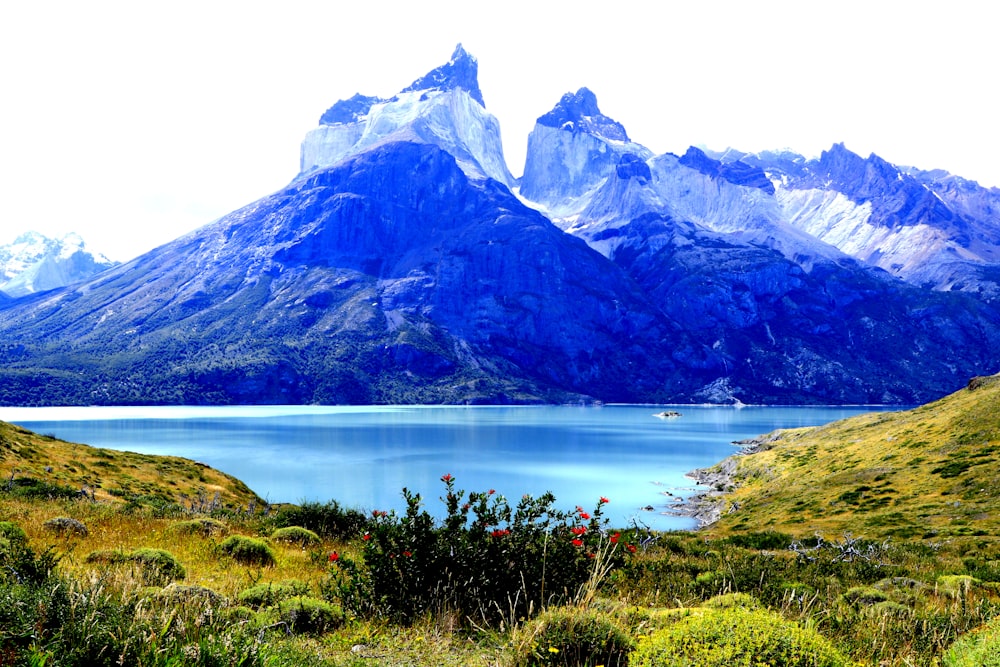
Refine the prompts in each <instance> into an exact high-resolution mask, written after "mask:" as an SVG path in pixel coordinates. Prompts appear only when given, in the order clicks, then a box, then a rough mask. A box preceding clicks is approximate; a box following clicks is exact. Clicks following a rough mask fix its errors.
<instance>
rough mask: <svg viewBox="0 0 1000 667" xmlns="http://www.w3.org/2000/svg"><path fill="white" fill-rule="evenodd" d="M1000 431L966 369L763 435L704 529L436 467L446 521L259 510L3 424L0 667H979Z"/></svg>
mask: <svg viewBox="0 0 1000 667" xmlns="http://www.w3.org/2000/svg"><path fill="white" fill-rule="evenodd" d="M998 433H1000V378H984V379H979V380H977V381H975V382H974V383H972V384H971V385H970V388H968V389H966V390H963V391H960V392H958V393H956V394H955V395H953V396H949V397H947V398H945V399H943V400H941V401H938V402H936V403H932V404H929V405H927V406H923V407H921V408H918V409H916V410H912V411H908V412H900V413H889V414H887V413H879V414H871V415H864V416H861V417H857V418H853V419H849V420H846V421H843V422H838V423H836V424H831V425H829V426H826V427H822V428H814V429H800V430H794V431H787V432H783V433H780V434H776V435H775V434H772V435H768V436H763V437H762V438H760V439H759V442H758V445H757V449H759V450H760V451H758V452H756V453H754V454H751V455H741V456H737V457H733V458H731V459H727V461H725V462H723V463H721V464H719V465H718V466H716V467H715V471H714V474H716V475H717V479H718V480H719V482H720V484H723V485H725V484H731V485H732V488H731V489H729V490H728V491H726V492H724V493H719V494H718V495H715V496H713V497H711V498H710V499H709V501H708V502H712V503H715V504H717V505H718V506H719V508H720V509H722V511H723V514H722V516H721V518H720V519H719V520H718V521H717V522H716V523H715V524H714V525H713V526H711V527H710V528H708V529H706V530H703V531H699V532H694V533H669V534H666V533H661V534H656V533H654V532H651V531H645V530H638V529H632V530H624V529H621V530H619V529H618V528H616V527H612V526H607V525H606V523H604V522H602V521H601V520H600V519H601V507H602V505H603V504H604V503H607V502H613V499H611V500H610V501H609V500H608V499H605V498H601V499H600V502H599V504H598V505H597V507H596V508H595V509H593V510H590V509H585V508H582V507H577V508H576V509H575V510H571V509H569V508H565V509H562V510H560V509H559V506H558V505H557V504H556V501H555V499H545V498H538V499H532V498H531V497H530V496H524V497H522V498H520V501H512V502H517V507H516V511H514V512H511V511H510V510H512V509H514V508H513V507H510V506H508V505H507V501H506V499H505V498H504V497H503V496H502V494H500V493H497V492H495V491H494V490H492V489H490V490H488V491H482V492H480V493H478V494H477V493H471V492H470V493H467V492H466V491H465V490H462V489H460V487H457V486H455V480H454V478H452V477H451V476H450V475H446V476H445V477H443V478H442V482H444V483H445V492H444V493H443V494H441V495H440V498H441V500H442V501H443V502H445V504H446V506H447V508H448V517H447V518H446V519H445V520H444V521H435V520H433V519H432V518H431V517H430V516H429V515H428V514H427V513H426V511H425V510H424V509H423V507H424V504H425V501H423V500H421V499H420V498H419V497H416V498H413V499H412V501H413V503H412V505H411V510H412V511H408V512H406V513H404V514H396V513H393V512H390V513H388V514H386V513H383V512H370V513H364V514H362V513H360V512H359V511H357V510H354V509H345V508H344V507H341V506H340V505H339V504H338V503H336V502H331V503H327V504H316V503H313V504H309V503H306V504H303V506H301V507H293V506H284V507H281V508H277V509H275V508H268V509H267V510H266V511H264V510H262V505H263V503H261V502H260V500H259V498H257V497H256V496H255V495H254V494H253V492H252V491H250V490H249V489H247V488H246V487H245V486H244V485H243V484H242V483H240V482H239V481H238V480H235V479H233V478H231V477H229V476H227V475H224V474H223V473H220V472H218V471H215V470H212V469H211V468H208V467H206V466H203V465H201V464H198V463H196V462H194V461H189V460H185V459H180V458H175V457H161V456H143V455H138V454H131V453H126V452H117V451H109V450H102V449H96V448H92V447H87V446H85V445H76V444H72V443H66V442H61V441H59V440H56V439H54V438H51V437H47V436H44V435H37V434H33V433H30V432H28V431H26V430H24V429H21V428H18V427H16V426H11V425H8V424H0V475H2V477H0V665H7V664H10V665H37V664H51V665H67V666H70V665H72V666H77V665H87V666H88V667H93V666H94V665H144V666H145V665H164V666H166V665H236V664H239V665H246V666H248V667H257V666H259V667H264V666H265V665H266V666H267V667H292V666H293V665H294V666H295V667H303V666H307V667H359V666H361V665H372V664H379V665H397V666H399V667H402V666H403V665H406V666H408V667H422V666H427V667H430V666H431V665H433V666H435V667H440V666H441V665H455V666H458V665H463V666H465V665H480V666H482V667H487V666H488V667H528V666H529V665H551V666H557V665H562V666H564V667H567V666H569V665H581V664H591V665H598V664H603V665H606V666H607V667H610V666H611V665H618V666H619V667H620V666H621V665H625V664H628V665H633V666H636V665H639V666H642V665H647V666H650V667H652V666H653V665H656V666H676V667H679V666H680V665H690V664H697V665H702V666H704V667H722V666H723V665H726V666H728V665H733V664H755V665H756V664H761V665H783V666H785V667H806V666H807V665H808V666H811V667H815V666H816V665H830V666H832V667H840V666H843V667H848V666H851V667H857V666H859V665H865V666H871V667H875V666H876V665H877V666H878V667H904V666H912V665H943V666H944V667H971V666H972V665H976V666H981V665H984V664H993V663H988V662H985V660H987V659H989V658H988V657H989V656H992V655H996V654H998V653H1000V539H998V533H997V531H998V529H1000V526H998V524H997V518H996V516H995V501H996V498H995V496H996V494H997V493H998V489H997V484H996V482H997V475H998V474H1000V471H998V465H1000V464H998V461H997V456H996V455H995V454H996V452H997V451H1000V450H998V447H1000V436H998ZM81 488H84V489H86V490H87V495H86V496H84V495H83V494H80V493H79V490H80V489H81ZM512 491H513V492H514V494H515V495H512V498H518V497H519V495H520V494H519V493H517V490H516V489H514V490H512ZM91 492H92V493H91ZM216 494H218V496H217V500H216ZM436 495H438V494H436V493H432V494H429V497H428V499H427V501H426V503H427V504H430V505H433V504H435V503H436V502H437V501H436V500H434V496H436ZM341 500H344V501H347V502H349V501H350V499H341ZM465 501H468V502H465ZM730 508H737V509H735V511H732V512H730V511H729V510H730ZM543 517H547V518H545V519H544V521H542V518H543ZM619 528H621V527H619ZM848 532H850V533H852V534H853V536H852V537H848V536H846V535H845V533H848ZM816 533H819V534H821V535H822V539H820V538H817V537H814V534H816ZM887 537H890V538H892V539H890V540H888V541H886V540H885V538H887ZM529 596H532V602H531V604H527V603H526V600H527V599H528V597H529ZM535 602H537V603H538V604H535Z"/></svg>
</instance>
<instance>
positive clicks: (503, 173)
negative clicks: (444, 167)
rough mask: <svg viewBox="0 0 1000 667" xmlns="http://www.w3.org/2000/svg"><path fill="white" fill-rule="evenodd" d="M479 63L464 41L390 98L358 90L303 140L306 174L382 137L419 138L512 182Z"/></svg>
mask: <svg viewBox="0 0 1000 667" xmlns="http://www.w3.org/2000/svg"><path fill="white" fill-rule="evenodd" d="M478 71H479V64H478V63H477V61H476V59H475V58H473V57H472V56H471V55H469V53H468V52H466V51H465V49H463V48H462V45H461V44H459V45H458V47H457V48H456V49H455V52H454V53H453V54H452V56H451V60H449V61H448V62H447V63H446V64H445V65H442V66H441V67H439V68H437V69H435V70H433V71H431V72H430V73H428V74H427V75H425V76H423V77H421V78H419V79H417V80H416V81H414V82H413V83H412V84H411V85H409V86H407V87H406V88H404V89H403V90H402V91H400V92H399V93H398V94H397V95H394V96H393V97H391V98H388V99H382V98H379V97H369V96H366V95H361V94H360V93H358V94H357V95H355V96H354V97H351V98H350V99H348V100H344V101H340V102H337V103H336V104H334V105H333V106H332V107H330V108H329V109H327V111H326V112H325V113H324V114H323V115H322V116H321V117H320V125H319V127H317V128H316V129H314V130H312V131H310V132H309V133H308V134H307V135H306V138H305V140H304V141H303V142H302V158H301V171H300V176H306V175H308V174H310V173H312V172H314V171H316V170H318V169H322V168H324V167H329V166H332V165H334V164H336V163H337V162H339V161H340V160H342V159H344V158H346V157H349V156H351V155H355V154H357V153H358V152H360V151H362V150H364V149H366V148H369V147H371V146H375V145H377V144H380V143H387V142H391V141H417V142H421V143H429V144H433V145H436V146H439V147H441V148H443V149H444V150H445V151H447V152H448V153H450V154H451V155H452V156H454V158H455V159H456V160H458V163H459V165H460V166H461V167H462V169H463V170H464V171H465V172H466V173H467V174H468V175H469V176H471V177H473V178H482V177H489V178H492V179H494V180H497V181H500V182H501V183H503V184H504V185H507V186H511V185H512V184H513V182H514V178H513V177H512V176H511V175H510V172H509V171H508V170H507V162H506V160H505V159H504V157H503V147H502V144H501V140H500V124H499V123H498V122H497V120H496V118H495V117H494V116H492V115H491V114H489V113H488V112H487V111H486V106H485V104H484V102H483V95H482V93H481V92H480V90H479V80H478Z"/></svg>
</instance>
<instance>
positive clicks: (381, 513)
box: [372, 510, 386, 519]
mask: <svg viewBox="0 0 1000 667" xmlns="http://www.w3.org/2000/svg"><path fill="white" fill-rule="evenodd" d="M385 515H386V513H385V512H384V511H382V510H372V516H373V517H375V518H376V519H377V518H379V517H380V516H385Z"/></svg>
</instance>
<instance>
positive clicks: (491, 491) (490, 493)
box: [486, 489, 497, 496]
mask: <svg viewBox="0 0 1000 667" xmlns="http://www.w3.org/2000/svg"><path fill="white" fill-rule="evenodd" d="M496 492H497V490H496V489H490V490H489V491H487V492H486V493H488V494H489V495H491V496H492V495H493V494H494V493H496Z"/></svg>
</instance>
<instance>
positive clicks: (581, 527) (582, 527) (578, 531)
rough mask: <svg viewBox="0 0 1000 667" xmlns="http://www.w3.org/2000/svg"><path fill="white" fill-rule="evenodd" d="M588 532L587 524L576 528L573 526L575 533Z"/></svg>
mask: <svg viewBox="0 0 1000 667" xmlns="http://www.w3.org/2000/svg"><path fill="white" fill-rule="evenodd" d="M586 532H587V527H586V526H576V527H575V528H573V534H574V535H583V534H584V533H586Z"/></svg>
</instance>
